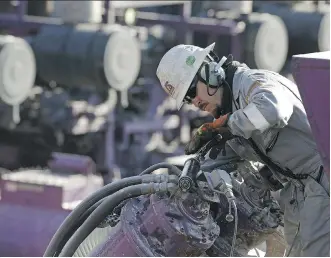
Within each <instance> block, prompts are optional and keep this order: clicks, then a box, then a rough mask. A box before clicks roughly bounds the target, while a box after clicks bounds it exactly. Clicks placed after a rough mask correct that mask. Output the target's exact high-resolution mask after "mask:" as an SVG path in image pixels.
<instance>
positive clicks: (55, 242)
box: [44, 163, 181, 257]
mask: <svg viewBox="0 0 331 258" xmlns="http://www.w3.org/2000/svg"><path fill="white" fill-rule="evenodd" d="M159 168H169V169H171V171H172V172H174V174H177V173H178V171H179V174H180V172H181V171H180V170H179V169H178V168H177V167H176V166H174V165H172V164H168V163H158V164H155V165H153V166H151V167H149V168H147V169H146V170H145V171H143V172H142V173H144V174H147V173H150V172H152V171H153V170H156V169H159ZM163 176H164V175H163ZM161 178H162V177H161V175H139V176H133V177H128V178H124V179H121V180H120V181H115V182H113V183H111V184H108V185H106V186H104V187H102V188H101V189H99V190H97V191H96V192H94V193H93V194H92V195H90V196H89V197H87V198H86V199H85V200H83V201H82V202H81V203H80V204H79V205H78V206H77V207H76V208H75V209H74V210H73V211H72V212H71V213H70V214H69V215H68V217H67V218H66V219H65V220H64V221H63V222H62V224H61V226H60V227H59V229H58V230H57V231H56V232H55V234H54V236H53V237H52V239H51V241H50V243H49V244H48V246H47V249H46V251H45V253H44V257H54V256H57V255H58V253H59V252H60V251H61V250H62V248H63V246H64V245H65V243H66V241H67V240H68V239H69V238H70V236H71V235H72V234H73V231H74V230H76V229H77V228H79V226H80V224H77V223H79V222H80V221H82V220H81V219H80V217H81V216H82V215H83V214H84V213H85V212H86V211H87V210H88V209H89V208H90V207H91V206H93V205H94V204H95V203H97V202H98V201H99V200H101V199H103V198H105V197H106V196H108V195H110V194H112V193H114V192H116V191H118V190H120V189H122V188H124V187H127V186H129V185H135V184H141V183H149V182H160V181H161ZM171 181H172V180H171V179H170V182H171ZM72 229H73V230H72ZM70 231H72V232H70Z"/></svg>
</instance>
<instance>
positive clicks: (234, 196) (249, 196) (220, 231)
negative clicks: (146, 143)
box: [44, 136, 282, 257]
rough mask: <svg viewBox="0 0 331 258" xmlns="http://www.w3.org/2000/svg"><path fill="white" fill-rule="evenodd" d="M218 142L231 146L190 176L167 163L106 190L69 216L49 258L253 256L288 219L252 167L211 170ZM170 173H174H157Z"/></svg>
mask: <svg viewBox="0 0 331 258" xmlns="http://www.w3.org/2000/svg"><path fill="white" fill-rule="evenodd" d="M215 144H224V142H222V137H221V136H219V137H218V138H217V139H214V140H212V141H211V142H209V143H208V144H206V146H205V147H204V148H203V150H201V152H200V153H199V154H198V155H197V156H196V157H194V158H190V159H188V160H187V161H186V162H185V164H184V167H183V170H182V171H180V170H179V169H178V168H177V167H175V166H173V165H170V164H167V163H166V164H164V163H159V164H156V165H154V166H152V167H150V168H148V169H146V170H145V171H144V172H142V173H141V175H139V176H135V177H129V178H126V179H122V180H120V181H118V182H114V183H112V184H109V185H107V186H105V187H103V188H102V189H100V190H98V191H97V192H95V193H94V194H93V195H91V196H90V197H88V198H87V199H86V200H84V201H83V202H82V203H81V204H80V205H79V206H78V207H77V208H76V209H75V210H74V211H73V212H72V213H71V214H70V215H69V216H68V217H67V218H66V220H65V221H64V222H63V224H62V225H61V227H60V228H59V230H58V231H57V232H56V233H55V235H54V237H53V239H52V240H51V242H50V244H49V246H48V248H47V250H46V252H45V254H44V256H61V257H65V256H91V255H92V256H119V255H121V256H125V257H129V256H130V257H132V256H138V257H139V256H201V255H204V256H228V255H230V256H236V257H238V256H245V255H247V252H248V250H249V249H250V248H252V247H254V246H256V245H257V244H259V243H261V242H263V241H265V239H266V237H267V236H268V235H269V234H272V233H274V232H276V228H277V227H278V226H279V224H280V223H281V220H282V215H281V213H280V210H279V206H278V204H277V202H276V201H275V200H274V199H273V197H272V196H271V195H270V192H269V190H268V188H266V187H265V185H264V184H263V181H262V178H261V177H259V176H258V174H259V172H258V170H257V169H256V168H255V167H254V166H253V165H251V164H250V163H249V162H243V163H241V162H239V163H236V164H225V166H224V167H222V165H220V164H219V163H217V161H215V164H214V165H212V166H211V165H208V167H204V166H203V161H202V160H203V157H204V156H205V155H206V153H207V152H208V151H209V150H210V147H212V146H215ZM162 167H166V168H168V171H169V173H168V175H167V174H159V175H149V173H151V172H153V171H154V170H155V169H158V168H162ZM243 177H245V178H246V179H247V180H245V182H243V181H242V178H243ZM248 178H250V179H251V180H257V181H259V180H260V181H261V182H260V184H259V187H257V188H255V187H252V186H251V185H249V183H248V182H249V181H250V180H249V179H248ZM246 181H247V182H246ZM143 195H145V196H143ZM78 227H79V229H78ZM111 228H112V229H111ZM93 231H94V233H93ZM91 233H92V234H91ZM90 234H91V235H90ZM84 240H85V243H83V244H82V245H81V243H82V242H83V241H84ZM77 249H78V251H76V250H77Z"/></svg>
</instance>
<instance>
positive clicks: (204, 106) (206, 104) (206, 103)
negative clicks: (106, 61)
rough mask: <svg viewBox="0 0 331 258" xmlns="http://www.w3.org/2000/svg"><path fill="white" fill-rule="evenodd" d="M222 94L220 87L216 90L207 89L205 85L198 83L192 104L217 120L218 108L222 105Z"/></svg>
mask: <svg viewBox="0 0 331 258" xmlns="http://www.w3.org/2000/svg"><path fill="white" fill-rule="evenodd" d="M208 92H209V94H210V95H212V96H210V95H209V94H208ZM222 94H223V88H222V87H218V88H217V89H214V88H211V87H209V89H208V87H207V85H206V84H204V83H203V82H201V81H199V82H198V83H197V87H196V97H195V98H194V99H193V100H192V104H193V105H194V106H196V107H197V108H199V109H200V110H202V111H207V112H209V113H210V114H212V115H213V116H214V117H215V118H218V117H219V114H218V107H219V106H220V105H221V104H222V103H221V100H222Z"/></svg>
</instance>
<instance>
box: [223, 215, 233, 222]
mask: <svg viewBox="0 0 331 258" xmlns="http://www.w3.org/2000/svg"><path fill="white" fill-rule="evenodd" d="M225 219H226V221H227V222H232V221H233V220H234V217H233V215H232V214H227V215H226V216H225Z"/></svg>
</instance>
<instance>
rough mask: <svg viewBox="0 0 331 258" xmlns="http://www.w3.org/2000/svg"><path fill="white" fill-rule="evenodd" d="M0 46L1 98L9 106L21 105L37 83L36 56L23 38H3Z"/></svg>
mask: <svg viewBox="0 0 331 258" xmlns="http://www.w3.org/2000/svg"><path fill="white" fill-rule="evenodd" d="M0 46H1V50H0V98H1V99H2V101H4V102H5V103H6V104H8V105H19V104H21V103H22V102H23V101H24V100H25V99H27V97H28V96H29V94H30V92H31V89H32V87H33V85H34V82H35V78H36V60H35V56H34V54H33V51H32V49H31V47H30V45H29V44H28V43H27V42H26V41H25V40H24V39H21V38H16V37H13V36H1V37H0Z"/></svg>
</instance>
